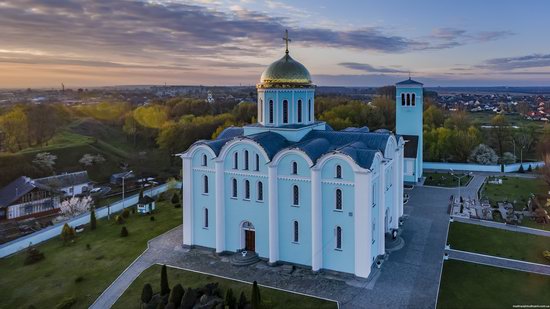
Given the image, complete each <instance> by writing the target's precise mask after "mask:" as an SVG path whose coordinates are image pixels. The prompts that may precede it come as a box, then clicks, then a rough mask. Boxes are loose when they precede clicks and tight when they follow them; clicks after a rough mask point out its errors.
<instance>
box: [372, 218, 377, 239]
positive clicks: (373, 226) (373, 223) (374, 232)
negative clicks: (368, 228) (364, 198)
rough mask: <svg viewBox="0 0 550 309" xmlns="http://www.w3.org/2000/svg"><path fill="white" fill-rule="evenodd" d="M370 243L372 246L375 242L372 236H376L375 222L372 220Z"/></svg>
mask: <svg viewBox="0 0 550 309" xmlns="http://www.w3.org/2000/svg"><path fill="white" fill-rule="evenodd" d="M371 235H372V243H373V244H374V242H375V239H374V235H376V221H374V220H372V233H371Z"/></svg>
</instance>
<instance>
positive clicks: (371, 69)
mask: <svg viewBox="0 0 550 309" xmlns="http://www.w3.org/2000/svg"><path fill="white" fill-rule="evenodd" d="M338 65H340V66H343V67H345V68H348V69H352V70H358V71H364V72H368V73H407V72H408V71H405V70H399V69H393V68H388V67H375V66H372V65H370V64H367V63H358V62H342V63H339V64H338Z"/></svg>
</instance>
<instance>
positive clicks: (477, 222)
mask: <svg viewBox="0 0 550 309" xmlns="http://www.w3.org/2000/svg"><path fill="white" fill-rule="evenodd" d="M454 221H457V222H462V223H469V224H475V225H481V226H486V227H492V228H496V229H501V230H507V231H512V232H519V233H526V234H532V235H539V236H546V237H550V231H545V230H539V229H533V228H529V227H524V226H519V225H510V224H505V223H500V222H494V221H487V220H478V219H468V218H459V217H455V218H454Z"/></svg>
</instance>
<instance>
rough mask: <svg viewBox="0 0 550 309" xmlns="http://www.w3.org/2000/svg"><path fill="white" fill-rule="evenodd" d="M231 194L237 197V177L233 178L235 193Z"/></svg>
mask: <svg viewBox="0 0 550 309" xmlns="http://www.w3.org/2000/svg"><path fill="white" fill-rule="evenodd" d="M231 195H232V196H233V197H237V179H235V178H233V193H232V194H231Z"/></svg>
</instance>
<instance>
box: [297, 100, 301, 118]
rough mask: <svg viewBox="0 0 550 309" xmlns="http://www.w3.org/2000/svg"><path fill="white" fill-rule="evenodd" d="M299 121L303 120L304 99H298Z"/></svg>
mask: <svg viewBox="0 0 550 309" xmlns="http://www.w3.org/2000/svg"><path fill="white" fill-rule="evenodd" d="M298 122H302V100H298Z"/></svg>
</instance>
